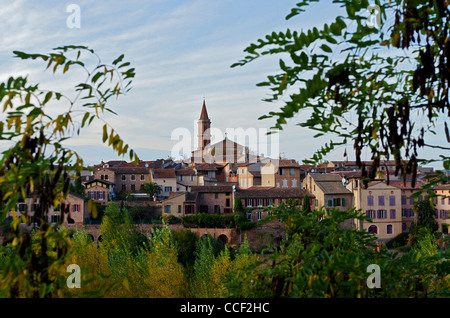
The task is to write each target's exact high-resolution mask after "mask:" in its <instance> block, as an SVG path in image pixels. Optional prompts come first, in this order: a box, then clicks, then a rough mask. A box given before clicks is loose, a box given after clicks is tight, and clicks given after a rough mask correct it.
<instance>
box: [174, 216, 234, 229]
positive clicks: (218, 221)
mask: <svg viewBox="0 0 450 318" xmlns="http://www.w3.org/2000/svg"><path fill="white" fill-rule="evenodd" d="M181 222H182V223H183V225H184V226H185V227H218V228H225V227H227V228H230V227H233V226H234V216H233V215H216V214H208V213H198V214H193V215H185V216H183V217H182V218H181Z"/></svg>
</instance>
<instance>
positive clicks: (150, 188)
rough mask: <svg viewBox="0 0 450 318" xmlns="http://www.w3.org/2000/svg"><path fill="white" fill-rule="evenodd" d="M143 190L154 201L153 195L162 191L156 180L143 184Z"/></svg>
mask: <svg viewBox="0 0 450 318" xmlns="http://www.w3.org/2000/svg"><path fill="white" fill-rule="evenodd" d="M141 191H142V192H145V193H147V194H148V195H149V196H150V200H151V201H153V196H154V195H156V194H158V193H159V192H160V191H161V187H160V186H159V185H158V184H157V183H156V182H147V183H144V184H143V185H142V188H141Z"/></svg>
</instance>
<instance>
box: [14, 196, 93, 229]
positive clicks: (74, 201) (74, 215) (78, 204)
mask: <svg viewBox="0 0 450 318" xmlns="http://www.w3.org/2000/svg"><path fill="white" fill-rule="evenodd" d="M38 205H39V201H35V200H33V198H27V199H25V200H22V202H20V201H19V202H18V203H17V207H16V216H18V215H19V214H25V213H26V215H27V216H28V217H29V218H30V222H31V223H33V222H34V212H35V210H36V208H37V206H38ZM62 209H64V210H65V211H66V212H64V213H63V214H62V216H63V219H61V210H62ZM11 213H12V212H8V215H7V217H12V214H11ZM47 215H48V222H50V223H52V224H55V223H61V224H63V225H68V224H71V225H75V226H76V227H77V228H78V227H79V228H81V226H82V225H83V224H85V223H86V222H87V220H88V219H89V213H88V210H87V201H86V199H85V197H84V196H82V195H80V194H77V193H74V192H70V193H69V194H68V195H67V197H66V198H65V199H64V200H63V201H62V202H60V204H58V205H57V206H56V207H52V208H51V209H50V210H49V211H47ZM21 227H23V228H27V225H26V224H25V223H22V224H21Z"/></svg>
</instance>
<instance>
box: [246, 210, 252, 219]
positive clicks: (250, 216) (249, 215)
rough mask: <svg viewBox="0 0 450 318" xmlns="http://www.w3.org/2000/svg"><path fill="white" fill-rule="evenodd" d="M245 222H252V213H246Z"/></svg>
mask: <svg viewBox="0 0 450 318" xmlns="http://www.w3.org/2000/svg"><path fill="white" fill-rule="evenodd" d="M247 220H249V221H251V220H252V212H247Z"/></svg>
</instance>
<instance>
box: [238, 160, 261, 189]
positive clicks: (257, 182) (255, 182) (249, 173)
mask: <svg viewBox="0 0 450 318" xmlns="http://www.w3.org/2000/svg"><path fill="white" fill-rule="evenodd" d="M262 165H263V163H262V162H261V161H259V162H256V163H250V162H245V163H238V164H236V175H237V182H238V184H239V188H241V189H246V188H251V187H255V186H261V166H262Z"/></svg>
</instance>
